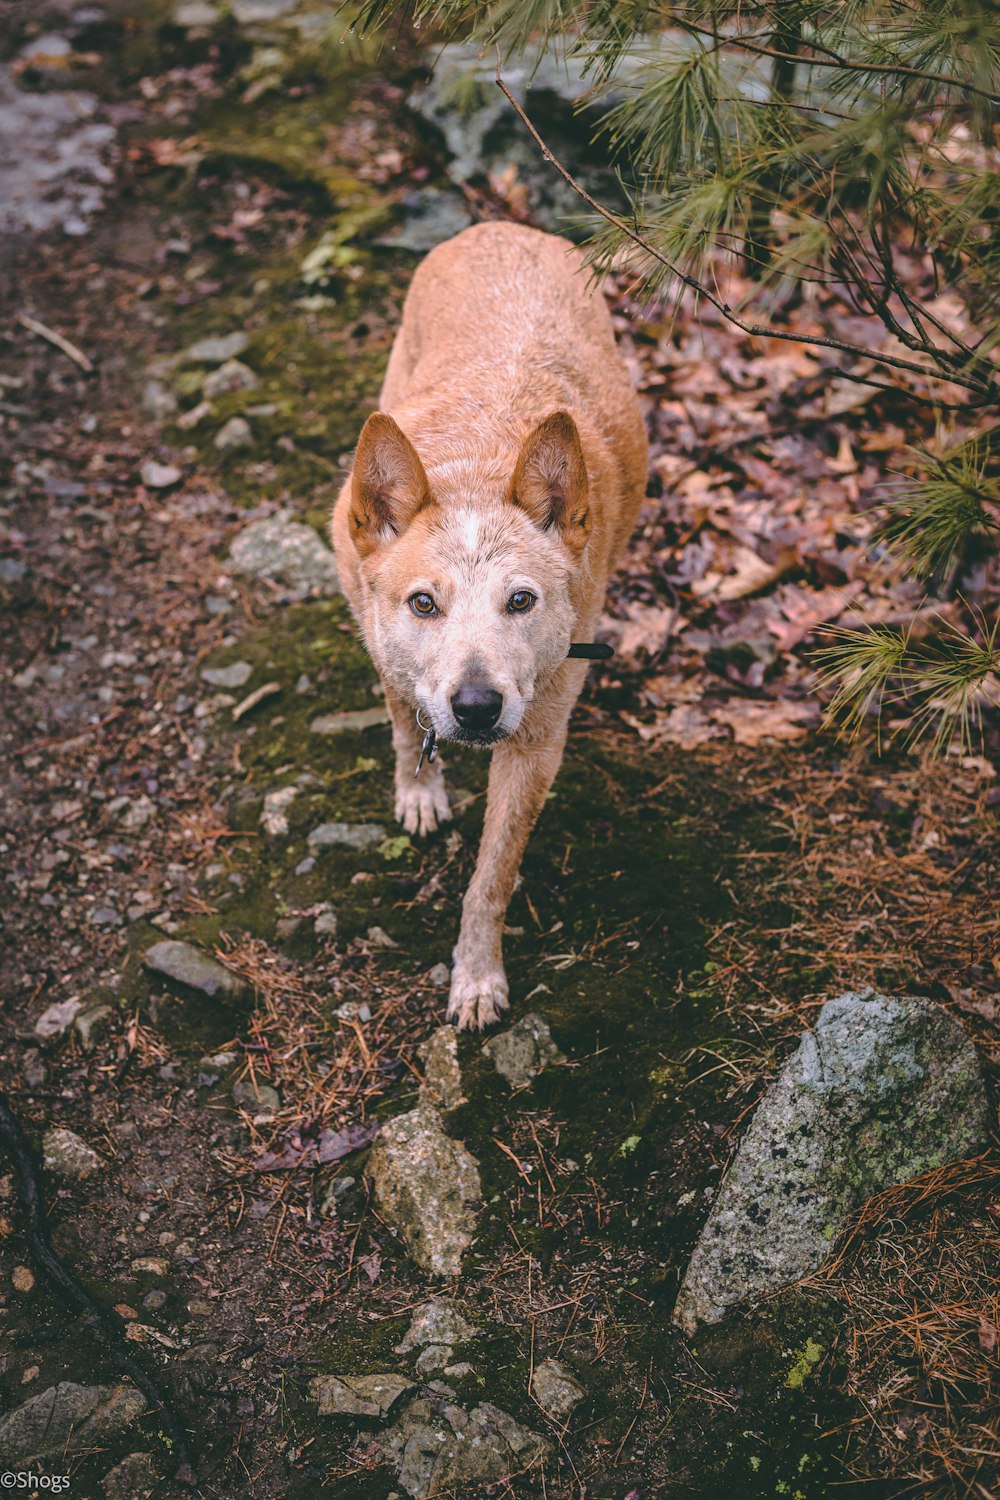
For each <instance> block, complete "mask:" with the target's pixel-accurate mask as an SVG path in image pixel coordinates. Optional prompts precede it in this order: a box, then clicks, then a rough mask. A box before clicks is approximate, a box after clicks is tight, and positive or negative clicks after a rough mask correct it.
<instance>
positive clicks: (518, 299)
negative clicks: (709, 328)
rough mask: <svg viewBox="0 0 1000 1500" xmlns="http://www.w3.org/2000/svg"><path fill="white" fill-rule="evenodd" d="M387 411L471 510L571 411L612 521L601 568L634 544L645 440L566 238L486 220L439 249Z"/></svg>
mask: <svg viewBox="0 0 1000 1500" xmlns="http://www.w3.org/2000/svg"><path fill="white" fill-rule="evenodd" d="M381 408H382V410H383V411H386V412H389V413H390V414H391V415H392V416H394V417H395V418H396V420H397V421H398V422H399V423H400V425H401V426H402V427H403V428H404V430H406V431H408V432H412V433H413V434H414V440H415V442H416V446H417V448H418V450H419V451H420V454H421V457H422V458H424V462H425V465H426V468H427V473H428V478H429V479H430V481H431V485H432V488H433V489H434V493H435V495H436V497H437V498H438V500H439V501H441V502H445V503H446V501H447V497H448V492H449V490H450V489H454V490H455V493H456V495H457V496H458V497H459V498H460V499H461V501H462V503H463V504H466V505H467V504H468V503H469V499H468V497H469V494H470V492H473V491H474V492H478V493H482V492H483V488H482V480H483V478H484V477H485V476H484V475H483V473H482V472H481V471H482V469H483V468H484V467H488V468H489V469H491V470H495V472H496V476H497V481H498V482H500V483H503V482H505V481H506V480H508V479H509V476H510V473H511V472H512V469H513V463H514V460H515V459H516V456H517V453H518V450H519V449H520V446H521V443H522V442H523V440H524V437H525V434H526V433H527V431H528V430H529V428H530V427H531V426H532V425H533V424H534V423H535V422H537V421H538V418H539V415H540V414H544V413H546V412H548V411H553V410H557V409H560V408H561V409H564V410H567V411H569V412H570V413H571V414H572V416H573V418H574V419H575V421H576V423H577V426H578V427H579V428H580V433H581V437H582V439H583V448H584V452H585V454H586V456H587V466H588V471H590V481H591V495H592V503H593V504H594V505H595V508H596V510H597V511H598V512H603V514H600V515H596V516H595V531H596V533H597V535H598V537H599V538H601V541H602V542H604V543H606V544H607V545H606V546H601V548H600V550H601V551H602V552H604V553H605V556H604V557H603V558H602V559H601V560H600V561H601V562H603V563H604V564H605V566H608V565H610V564H611V563H612V562H613V561H614V558H615V557H616V556H617V554H618V553H619V552H620V550H621V548H622V547H623V546H624V544H625V542H626V541H627V540H628V537H629V534H630V532H631V530H632V527H633V525H634V523H635V516H636V512H637V510H638V506H639V503H640V502H641V498H642V495H643V494H644V492H645V485H646V462H647V459H646V434H645V429H644V427H643V422H642V417H641V414H640V411H639V405H638V401H637V399H636V395H635V391H634V390H633V388H632V385H631V382H630V380H629V377H628V372H627V370H626V368H625V365H624V363H623V361H622V357H621V354H620V353H619V351H618V348H617V346H616V344H615V337H614V331H613V329H612V326H611V318H610V315H609V313H608V310H607V306H606V304H605V302H604V298H603V297H602V295H601V292H600V289H599V287H597V286H595V285H594V283H593V281H592V278H591V277H590V275H589V272H588V270H587V268H586V266H585V264H584V261H583V257H582V255H581V254H580V252H579V251H578V250H577V249H576V247H575V246H574V245H572V244H570V242H569V241H568V240H564V239H560V238H558V237H557V236H555V235H550V234H543V233H541V231H539V230H537V229H527V228H524V227H523V226H521V225H516V224H503V223H496V224H478V225H476V226H474V227H473V228H471V229H467V230H465V231H464V232H463V233H462V234H459V235H457V236H456V237H455V238H454V239H451V240H448V241H446V242H445V243H444V244H442V245H438V246H437V248H436V249H435V250H432V251H431V253H430V254H429V255H428V256H427V258H426V259H425V260H424V261H423V262H422V263H421V265H420V266H419V267H418V269H417V272H416V274H415V276H414V278H413V282H412V284H411V286H410V291H409V294H408V296H407V299H406V306H405V308H404V311H403V321H402V325H401V328H400V331H399V336H398V337H397V340H396V343H395V346H394V348H393V352H392V357H391V359H390V361H389V367H388V370H387V372H386V377H385V384H384V386H383V390H382V401H381ZM466 464H474V465H478V466H479V469H480V472H479V473H478V474H477V476H476V478H477V483H476V484H475V486H470V485H469V484H468V483H467V482H463V479H462V474H461V471H462V470H463V468H464V467H465V466H466ZM449 470H450V471H451V473H450V474H449ZM466 477H467V476H466ZM449 478H452V479H456V480H457V483H456V484H454V485H453V484H451V483H449ZM594 561H595V562H596V561H597V559H596V558H595V559H594Z"/></svg>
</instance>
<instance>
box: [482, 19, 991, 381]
mask: <svg viewBox="0 0 1000 1500" xmlns="http://www.w3.org/2000/svg"><path fill="white" fill-rule="evenodd" d="M502 67H503V59H502V56H501V53H500V49H499V47H497V71H496V82H497V85H498V87H499V89H500V91H501V93H503V95H504V96H505V98H506V99H507V101H508V103H509V104H510V105H511V108H512V109H513V110H514V111H515V113H516V114H517V115H518V117H519V119H520V120H521V122H522V123H523V124H524V125H525V126H526V128H527V130H528V131H529V133H530V134H531V136H532V139H533V140H534V141H535V143H536V145H537V146H538V147H539V149H540V150H541V152H542V155H543V156H544V158H545V160H546V161H549V162H551V163H552V165H553V166H554V167H555V168H556V170H557V171H558V172H559V174H560V176H561V177H562V178H563V179H564V181H565V182H567V183H568V184H569V186H570V187H571V188H572V189H573V191H574V192H576V193H577V194H579V196H580V197H581V198H582V199H583V201H584V202H585V203H586V204H588V205H589V207H590V208H592V209H593V210H594V212H595V213H597V214H599V215H600V216H601V217H602V218H603V219H605V220H606V221H607V222H608V223H609V224H612V225H613V226H614V227H615V228H616V229H617V230H619V231H620V233H622V234H623V235H625V236H626V237H627V238H628V239H630V240H631V241H632V243H633V244H635V245H638V246H639V248H640V249H641V250H643V251H644V252H645V253H646V254H647V255H648V256H649V257H650V259H651V260H652V261H653V262H654V263H656V264H658V265H660V266H662V267H663V268H664V269H665V270H666V271H668V272H669V274H670V275H671V276H673V277H675V278H676V279H677V280H678V281H679V282H681V283H682V284H683V285H684V286H686V287H687V288H688V289H689V290H690V291H693V292H695V293H696V294H697V295H698V296H700V297H704V298H705V300H706V301H707V302H709V303H710V304H711V305H712V306H713V307H714V308H715V309H716V311H717V312H720V313H721V314H722V316H723V317H724V318H726V320H727V321H728V322H730V323H732V324H733V325H734V327H736V328H739V329H740V330H741V332H743V333H745V334H747V335H748V336H749V337H751V338H773V339H777V340H780V341H785V342H788V343H797V344H809V345H812V346H813V347H815V348H821V349H835V350H837V352H838V353H841V354H853V355H855V356H856V357H858V358H861V359H872V360H875V361H876V362H877V363H879V364H883V365H886V366H887V367H888V368H890V369H894V370H902V371H905V372H907V373H908V374H913V375H920V376H922V377H924V378H926V379H931V380H933V379H941V378H944V379H946V380H947V381H948V382H949V383H950V384H952V385H958V386H961V387H962V388H963V389H965V390H969V391H972V392H974V393H975V394H976V395H977V396H980V397H983V398H985V399H986V400H990V401H997V402H1000V386H998V385H997V384H996V383H995V381H994V380H987V379H979V378H977V377H974V376H968V375H966V374H965V373H964V372H963V371H961V370H959V369H956V370H951V369H949V370H948V372H947V374H945V375H944V376H942V374H941V372H940V371H938V370H935V369H933V368H932V367H928V366H927V365H923V364H918V363H916V361H914V360H908V359H902V358H901V357H900V356H898V355H891V354H885V353H884V352H882V351H880V350H877V349H866V348H864V347H863V346H862V345H860V344H852V343H849V342H847V341H846V340H844V339H837V338H834V337H833V336H831V335H821V334H805V333H801V332H792V331H790V330H789V329H786V328H778V327H773V326H769V325H767V324H764V323H748V322H747V321H746V320H745V319H743V318H741V317H740V316H739V314H738V313H737V312H735V311H734V309H733V308H732V307H731V306H730V305H729V303H728V302H726V301H724V299H723V298H721V297H719V296H717V295H716V294H715V293H714V292H713V291H712V290H711V289H710V288H709V287H708V286H706V285H705V283H704V282H703V281H700V280H699V279H698V278H697V277H695V276H693V275H691V274H690V273H689V272H687V271H684V270H683V269H682V268H681V267H680V266H679V265H677V264H676V263H675V262H673V261H671V260H670V259H669V258H668V257H667V256H665V255H663V254H662V253H661V251H659V250H658V249H657V248H656V246H655V245H653V244H652V243H651V241H650V240H649V239H648V238H647V237H646V236H645V235H644V234H642V232H641V231H640V230H638V229H636V228H635V227H634V226H633V225H631V224H628V223H627V222H626V221H625V220H624V219H622V218H620V217H619V215H617V214H615V213H613V212H612V210H611V209H609V208H606V207H605V206H604V205H603V204H601V203H599V202H598V201H597V199H596V198H594V197H593V195H592V194H591V193H589V192H588V191H587V189H586V188H585V187H584V186H583V185H582V183H580V182H578V181H577V179H576V178H575V177H574V176H573V174H572V173H571V172H570V171H569V169H568V168H567V167H566V166H565V165H564V164H563V163H562V162H561V161H560V160H559V159H558V157H556V156H554V155H553V153H552V151H551V150H550V148H549V147H548V145H547V144H546V142H545V141H544V139H543V138H542V136H541V135H540V133H539V132H538V130H537V129H536V128H535V126H534V124H533V123H532V121H531V119H530V118H529V117H528V115H527V113H526V111H525V110H524V108H523V107H522V105H521V104H520V103H519V102H518V100H517V99H516V98H515V97H514V95H513V94H512V93H511V91H510V89H509V88H508V86H507V84H506V82H505V81H504V78H503V76H502ZM937 355H938V351H937V350H936V349H935V357H937Z"/></svg>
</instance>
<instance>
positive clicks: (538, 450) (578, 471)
mask: <svg viewBox="0 0 1000 1500" xmlns="http://www.w3.org/2000/svg"><path fill="white" fill-rule="evenodd" d="M508 499H509V500H510V501H511V503H512V504H513V505H519V506H520V507H521V509H522V510H524V511H527V513H528V515H529V516H530V517H531V519H532V520H533V521H534V523H535V525H536V526H540V527H541V528H542V530H543V531H548V530H549V528H550V527H553V526H555V527H556V528H557V529H558V531H559V532H560V534H561V536H562V539H563V541H564V542H565V543H566V545H567V546H568V547H570V548H572V550H573V551H574V552H581V551H582V550H583V548H584V547H585V546H586V543H587V538H588V537H589V536H590V508H589V505H588V503H587V466H586V464H585V463H584V461H583V448H582V447H581V445H580V434H579V432H577V429H576V423H575V422H574V421H573V418H572V417H571V416H570V414H569V412H568V411H554V412H553V413H552V415H551V416H550V417H546V418H545V420H544V422H539V424H538V426H537V427H536V428H534V430H533V431H532V432H529V434H528V436H527V437H526V438H525V440H524V446H523V447H522V449H521V452H520V455H519V456H518V460H517V466H516V468H515V469H514V478H513V479H512V480H511V485H510V493H509V495H508Z"/></svg>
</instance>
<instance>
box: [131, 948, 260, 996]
mask: <svg viewBox="0 0 1000 1500" xmlns="http://www.w3.org/2000/svg"><path fill="white" fill-rule="evenodd" d="M142 961H143V964H144V965H145V967H146V968H147V969H148V970H149V971H150V973H151V974H161V975H163V977H164V978H166V979H172V980H173V981H174V982H175V983H176V984H181V985H184V987H185V988H186V989H191V990H198V991H199V992H200V993H201V994H203V995H208V996H209V998H211V999H214V998H215V997H216V996H221V997H223V998H224V999H237V998H240V997H242V996H243V995H244V994H245V993H246V989H245V986H244V984H243V982H242V980H240V979H238V978H237V977H236V975H235V974H231V973H230V972H229V970H228V969H225V968H223V966H222V964H220V963H217V962H216V960H215V959H214V958H210V957H209V955H208V954H207V953H202V951H201V950H200V949H199V948H195V947H192V945H191V944H190V943H182V942H179V941H177V940H176V939H168V940H167V941H165V942H162V943H154V944H153V946H152V947H151V948H148V949H147V950H146V952H145V953H144V954H143V959H142Z"/></svg>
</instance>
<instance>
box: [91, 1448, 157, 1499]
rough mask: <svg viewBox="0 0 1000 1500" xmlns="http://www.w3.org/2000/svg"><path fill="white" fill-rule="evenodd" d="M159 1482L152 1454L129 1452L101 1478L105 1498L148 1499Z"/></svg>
mask: <svg viewBox="0 0 1000 1500" xmlns="http://www.w3.org/2000/svg"><path fill="white" fill-rule="evenodd" d="M159 1482H160V1476H159V1474H158V1472H157V1468H156V1465H155V1463H154V1462H153V1457H152V1454H149V1453H130V1454H129V1455H128V1457H127V1458H123V1459H122V1461H121V1463H120V1464H115V1466H114V1468H113V1469H109V1470H108V1472H107V1473H106V1474H105V1476H104V1478H103V1479H102V1480H101V1488H102V1489H103V1490H104V1494H105V1500H149V1497H150V1495H152V1493H153V1491H154V1490H155V1489H156V1487H157V1485H158V1484H159Z"/></svg>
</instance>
